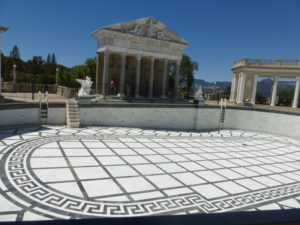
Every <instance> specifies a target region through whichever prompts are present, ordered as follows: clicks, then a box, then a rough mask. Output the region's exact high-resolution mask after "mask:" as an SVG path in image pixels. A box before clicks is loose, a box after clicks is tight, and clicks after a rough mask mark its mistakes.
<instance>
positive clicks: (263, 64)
mask: <svg viewBox="0 0 300 225" xmlns="http://www.w3.org/2000/svg"><path fill="white" fill-rule="evenodd" d="M232 72H233V75H232V83H231V84H232V85H231V94H230V101H231V102H236V103H238V104H241V103H244V102H251V103H252V104H255V98H256V89H257V80H258V77H273V79H274V85H273V89H272V97H271V106H275V102H276V96H277V87H278V80H279V79H280V78H285V79H286V78H287V79H293V80H296V85H295V93H294V99H293V104H292V107H293V108H297V107H298V105H299V104H298V102H299V91H300V60H272V59H242V60H240V61H238V62H235V63H234V66H233V68H232Z"/></svg>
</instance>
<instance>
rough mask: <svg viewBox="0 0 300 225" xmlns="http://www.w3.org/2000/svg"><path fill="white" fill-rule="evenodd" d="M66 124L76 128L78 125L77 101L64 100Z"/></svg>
mask: <svg viewBox="0 0 300 225" xmlns="http://www.w3.org/2000/svg"><path fill="white" fill-rule="evenodd" d="M66 107H67V108H66V113H67V115H66V116H67V126H68V127H70V128H78V127H79V125H80V120H79V110H78V102H77V101H76V100H73V99H70V100H67V101H66Z"/></svg>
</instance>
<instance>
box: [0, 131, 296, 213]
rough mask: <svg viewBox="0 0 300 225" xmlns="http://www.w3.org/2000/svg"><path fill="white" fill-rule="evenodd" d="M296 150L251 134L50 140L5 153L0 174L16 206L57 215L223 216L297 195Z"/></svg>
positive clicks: (287, 143)
mask: <svg viewBox="0 0 300 225" xmlns="http://www.w3.org/2000/svg"><path fill="white" fill-rule="evenodd" d="M299 150H300V147H299V142H298V141H296V140H294V139H289V138H281V137H275V136H269V135H260V134H254V133H239V134H238V135H236V134H235V133H234V132H223V133H222V134H219V133H210V134H208V135H206V136H205V135H203V136H202V135H200V136H193V135H189V136H185V135H182V134H181V135H173V136H172V135H170V134H168V135H157V134H149V133H148V134H147V133H145V135H137V134H131V135H128V134H117V135H111V134H103V133H95V134H89V135H82V134H69V135H54V136H51V135H50V136H46V137H37V138H31V139H28V140H24V141H19V142H16V143H14V144H11V145H10V146H9V147H7V148H6V149H4V153H5V154H4V155H3V157H2V159H1V164H0V165H1V171H0V172H1V174H2V177H1V178H2V180H3V182H4V184H5V186H6V187H7V189H8V190H10V191H11V192H12V193H14V195H15V196H17V198H18V199H20V200H22V201H20V202H19V204H20V205H25V204H28V205H26V206H27V207H31V208H33V209H34V208H35V207H38V208H40V209H43V210H44V213H45V214H46V215H47V213H49V215H53V213H55V215H56V217H58V218H59V217H60V215H61V216H62V218H63V216H66V215H68V216H71V217H73V218H79V217H80V218H83V217H94V216H95V217H98V216H142V215H151V214H176V213H181V212H190V213H193V212H194V213H195V212H198V213H199V212H200V213H201V212H204V213H207V212H224V211H232V210H247V209H250V208H253V207H258V206H262V205H265V204H269V203H270V202H272V201H277V200H280V199H282V198H286V197H287V196H292V195H293V196H294V195H298V194H299V193H300V184H299V182H300V173H299V171H298V166H299V158H300V154H299ZM24 202H25V204H24Z"/></svg>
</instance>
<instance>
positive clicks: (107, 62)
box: [102, 49, 109, 99]
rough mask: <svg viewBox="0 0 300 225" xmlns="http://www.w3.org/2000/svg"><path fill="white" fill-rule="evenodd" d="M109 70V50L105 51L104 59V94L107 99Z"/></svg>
mask: <svg viewBox="0 0 300 225" xmlns="http://www.w3.org/2000/svg"><path fill="white" fill-rule="evenodd" d="M108 71H109V50H108V49H106V50H105V51H104V59H103V83H102V95H103V98H104V99H106V96H107V82H108Z"/></svg>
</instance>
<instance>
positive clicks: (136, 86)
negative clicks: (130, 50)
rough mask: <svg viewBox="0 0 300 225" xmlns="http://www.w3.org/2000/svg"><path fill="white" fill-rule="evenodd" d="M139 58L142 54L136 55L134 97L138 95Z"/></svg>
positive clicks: (140, 58) (139, 77)
mask: <svg viewBox="0 0 300 225" xmlns="http://www.w3.org/2000/svg"><path fill="white" fill-rule="evenodd" d="M141 60H142V56H141V55H137V56H136V68H135V95H134V97H136V98H139V97H140V79H141Z"/></svg>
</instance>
